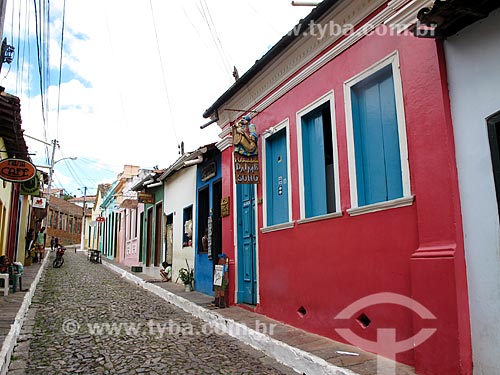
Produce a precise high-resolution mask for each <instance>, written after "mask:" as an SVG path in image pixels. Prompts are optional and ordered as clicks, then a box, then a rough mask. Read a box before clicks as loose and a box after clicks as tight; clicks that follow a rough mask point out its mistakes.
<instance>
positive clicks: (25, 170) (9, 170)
mask: <svg viewBox="0 0 500 375" xmlns="http://www.w3.org/2000/svg"><path fill="white" fill-rule="evenodd" d="M35 174H36V167H35V166H34V165H33V164H31V163H30V162H29V161H26V160H21V159H14V158H10V159H4V160H2V161H0V178H1V179H2V180H5V181H10V182H25V181H28V180H31V179H32V178H33V177H34V176H35Z"/></svg>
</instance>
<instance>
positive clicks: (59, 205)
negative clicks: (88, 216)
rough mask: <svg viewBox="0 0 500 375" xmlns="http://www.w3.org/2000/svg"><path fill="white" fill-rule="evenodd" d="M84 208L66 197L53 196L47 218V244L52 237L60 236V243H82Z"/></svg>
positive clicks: (48, 244) (47, 244)
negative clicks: (65, 198)
mask: <svg viewBox="0 0 500 375" xmlns="http://www.w3.org/2000/svg"><path fill="white" fill-rule="evenodd" d="M82 219H83V208H82V207H80V206H78V205H76V204H74V203H71V202H68V201H66V200H64V199H61V198H57V197H55V196H54V197H51V198H50V206H49V208H48V213H47V219H46V232H45V233H46V234H47V242H46V244H45V245H46V246H50V238H51V237H54V238H55V237H57V238H59V243H61V244H63V245H72V244H77V243H80V240H81V234H82Z"/></svg>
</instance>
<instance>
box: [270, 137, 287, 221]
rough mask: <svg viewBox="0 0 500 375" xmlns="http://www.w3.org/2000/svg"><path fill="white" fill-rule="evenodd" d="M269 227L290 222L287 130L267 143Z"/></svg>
mask: <svg viewBox="0 0 500 375" xmlns="http://www.w3.org/2000/svg"><path fill="white" fill-rule="evenodd" d="M266 185H267V186H266V189H267V190H266V197H267V225H276V224H280V223H285V222H287V221H288V216H289V214H288V156H287V145H286V129H282V130H280V131H279V132H278V133H276V134H274V135H273V136H272V137H270V138H269V139H268V140H267V142H266Z"/></svg>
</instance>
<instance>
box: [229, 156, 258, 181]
mask: <svg viewBox="0 0 500 375" xmlns="http://www.w3.org/2000/svg"><path fill="white" fill-rule="evenodd" d="M234 175H235V180H236V183H237V184H258V183H260V170H259V157H258V156H257V155H254V156H244V155H240V154H237V153H235V154H234Z"/></svg>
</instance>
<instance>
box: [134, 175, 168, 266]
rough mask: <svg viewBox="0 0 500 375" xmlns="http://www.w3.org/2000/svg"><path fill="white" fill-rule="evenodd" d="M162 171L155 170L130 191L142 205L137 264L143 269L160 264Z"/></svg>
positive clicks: (162, 196) (162, 241) (139, 219)
mask: <svg viewBox="0 0 500 375" xmlns="http://www.w3.org/2000/svg"><path fill="white" fill-rule="evenodd" d="M163 172H164V170H162V169H155V170H153V171H150V172H148V173H146V174H145V175H144V177H143V178H142V179H139V181H137V183H136V184H135V185H133V186H132V187H131V190H132V191H134V192H137V199H138V203H139V204H142V205H143V207H142V208H141V211H142V212H141V213H140V214H139V215H138V217H137V219H138V230H139V262H140V263H141V264H142V265H143V266H145V267H159V266H160V264H161V262H162V254H163V248H164V240H163V229H162V228H163V199H164V191H163V183H162V182H161V181H160V176H161V175H162V173H163Z"/></svg>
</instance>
